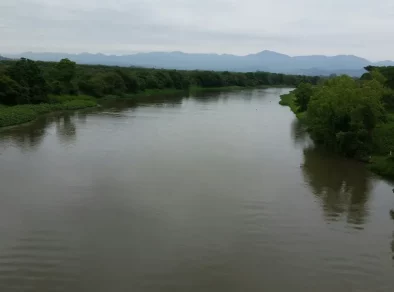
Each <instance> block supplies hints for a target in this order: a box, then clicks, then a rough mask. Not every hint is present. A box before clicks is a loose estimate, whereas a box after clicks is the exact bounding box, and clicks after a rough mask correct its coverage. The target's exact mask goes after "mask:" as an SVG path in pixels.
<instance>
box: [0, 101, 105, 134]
mask: <svg viewBox="0 0 394 292" xmlns="http://www.w3.org/2000/svg"><path fill="white" fill-rule="evenodd" d="M51 101H52V102H53V103H50V104H48V103H42V104H34V105H33V104H24V105H17V106H10V107H0V127H7V126H13V125H19V124H23V123H27V122H30V121H32V120H34V119H36V118H37V117H38V116H39V115H42V114H46V113H50V112H54V111H61V110H77V109H82V108H88V107H94V106H96V105H97V103H96V101H95V100H94V98H92V97H89V96H52V97H51ZM60 101H62V102H60Z"/></svg>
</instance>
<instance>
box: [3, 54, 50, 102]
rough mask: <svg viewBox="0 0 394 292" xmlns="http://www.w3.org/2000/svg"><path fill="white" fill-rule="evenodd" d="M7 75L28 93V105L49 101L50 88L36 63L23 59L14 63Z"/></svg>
mask: <svg viewBox="0 0 394 292" xmlns="http://www.w3.org/2000/svg"><path fill="white" fill-rule="evenodd" d="M6 73H7V75H8V76H10V77H11V78H12V79H13V80H14V81H16V82H17V83H18V84H19V85H20V86H21V87H22V90H23V91H25V92H26V93H27V98H26V102H27V103H41V102H47V101H48V96H47V93H48V86H47V83H46V81H45V79H44V76H43V72H42V71H41V69H40V68H39V67H38V66H37V64H36V62H34V61H32V60H28V59H25V58H22V59H20V60H19V61H17V62H15V63H13V64H12V65H11V66H10V67H9V68H8V70H7V71H6Z"/></svg>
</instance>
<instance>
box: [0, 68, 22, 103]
mask: <svg viewBox="0 0 394 292" xmlns="http://www.w3.org/2000/svg"><path fill="white" fill-rule="evenodd" d="M25 99H26V96H25V92H23V90H22V88H21V87H20V86H19V84H18V83H16V82H15V81H14V80H12V79H11V78H9V77H8V76H6V75H3V74H2V75H0V104H6V105H14V104H18V103H24V102H25Z"/></svg>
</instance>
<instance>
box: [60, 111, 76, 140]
mask: <svg viewBox="0 0 394 292" xmlns="http://www.w3.org/2000/svg"><path fill="white" fill-rule="evenodd" d="M74 115H75V113H65V114H64V115H61V116H57V117H55V123H56V134H57V136H58V137H59V139H60V140H61V141H62V142H72V141H75V138H76V134H77V128H76V126H75V123H74Z"/></svg>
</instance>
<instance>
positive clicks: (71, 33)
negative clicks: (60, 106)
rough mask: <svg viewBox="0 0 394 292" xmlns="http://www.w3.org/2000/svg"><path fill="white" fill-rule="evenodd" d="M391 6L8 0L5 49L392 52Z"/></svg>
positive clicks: (370, 55)
mask: <svg viewBox="0 0 394 292" xmlns="http://www.w3.org/2000/svg"><path fill="white" fill-rule="evenodd" d="M208 8H209V9H208ZM393 11H394V3H392V1H388V0H376V1H374V2H373V3H372V2H371V1H368V0H361V1H360V0H348V1H345V2H344V1H341V0H333V1H330V2H329V3H328V2H324V1H315V0H300V1H297V2H294V1H291V0H276V1H272V0H244V1H242V2H241V1H237V0H209V1H207V0H188V1H179V0H161V1H157V0H151V1H146V0H118V1H116V2H108V1H104V0H85V1H79V0H69V1H67V2H65V1H63V0H4V1H1V3H0V38H1V39H2V40H3V42H1V43H0V52H4V53H5V54H15V53H18V52H26V51H33V52H38V51H39V52H43V51H46V52H59V51H60V52H67V53H78V52H86V51H88V52H89V51H90V52H93V51H94V52H98V51H99V52H102V53H104V54H130V52H133V53H136V52H157V51H160V52H162V51H164V52H170V51H183V52H188V53H191V52H193V53H211V52H216V53H218V54H232V55H241V56H242V55H246V54H248V53H250V52H258V51H260V49H261V48H266V49H267V50H271V51H276V52H278V51H279V52H284V51H285V52H286V53H287V54H288V55H290V56H304V55H327V56H335V55H355V56H362V57H363V58H366V59H368V60H371V61H377V60H393V59H394V41H392V38H390V36H391V35H392V29H391V28H392V27H393V25H394V17H393V16H394V13H393Z"/></svg>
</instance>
